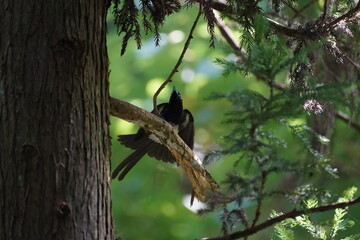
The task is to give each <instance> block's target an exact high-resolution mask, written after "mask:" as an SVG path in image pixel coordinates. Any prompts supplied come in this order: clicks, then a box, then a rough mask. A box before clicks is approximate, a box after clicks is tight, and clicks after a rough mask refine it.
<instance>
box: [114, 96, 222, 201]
mask: <svg viewBox="0 0 360 240" xmlns="http://www.w3.org/2000/svg"><path fill="white" fill-rule="evenodd" d="M110 114H111V115H112V116H115V117H118V118H121V119H123V120H125V121H128V122H131V123H134V124H136V125H138V126H139V127H142V128H143V129H145V130H146V131H148V132H152V133H153V134H155V135H156V137H157V138H158V139H159V140H160V141H161V142H162V144H163V145H164V146H166V147H167V148H168V149H169V151H170V152H171V153H172V154H173V156H174V157H175V158H176V161H177V162H178V163H179V164H180V165H181V166H182V167H183V168H184V170H185V173H186V175H187V176H188V178H189V180H190V182H191V184H192V186H193V189H194V192H195V196H196V197H197V198H198V199H199V200H200V201H202V202H204V201H205V198H206V194H207V192H209V191H215V189H216V188H218V187H219V186H218V184H217V183H216V182H215V180H214V179H213V178H212V177H211V175H210V174H209V173H208V172H207V171H206V170H205V168H204V166H203V165H202V162H201V161H200V159H199V158H198V157H197V156H196V155H195V154H194V152H193V151H192V150H191V149H190V148H189V147H188V146H187V145H186V144H185V143H184V141H183V140H182V139H181V138H180V137H179V135H178V134H177V133H176V132H175V131H174V128H173V127H172V126H171V125H170V124H169V123H168V122H166V121H165V120H164V119H162V118H160V117H158V116H156V115H155V114H152V113H150V112H148V111H145V110H144V109H141V108H138V107H136V106H134V105H132V104H130V103H128V102H125V101H122V100H118V99H115V98H112V97H110Z"/></svg>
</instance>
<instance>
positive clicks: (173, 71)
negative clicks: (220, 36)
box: [153, 3, 201, 116]
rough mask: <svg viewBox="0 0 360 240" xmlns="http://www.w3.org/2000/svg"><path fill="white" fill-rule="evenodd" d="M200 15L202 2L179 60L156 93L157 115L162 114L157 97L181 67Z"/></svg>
mask: <svg viewBox="0 0 360 240" xmlns="http://www.w3.org/2000/svg"><path fill="white" fill-rule="evenodd" d="M200 16H201V3H199V12H198V14H197V16H196V18H195V21H194V23H193V25H192V27H191V29H190V33H189V36H188V38H187V39H186V42H185V44H184V48H183V50H182V52H181V54H180V56H179V59H178V60H177V62H176V64H175V66H174V68H173V70H172V71H171V73H170V74H169V76H168V77H167V79H166V80H165V81H164V82H163V83H162V84H161V86H160V87H159V89H158V90H157V91H156V93H155V94H154V97H153V105H154V113H155V115H157V116H160V113H159V111H158V109H157V103H156V101H157V97H158V96H159V94H160V92H161V90H163V89H164V88H165V86H166V85H167V84H168V83H169V82H171V81H172V80H171V79H172V77H173V76H174V75H175V73H177V72H178V68H179V66H180V65H181V63H182V60H183V58H184V56H185V53H186V51H187V49H188V48H189V46H190V41H191V39H193V33H194V30H195V28H196V25H197V23H198V21H199V18H200Z"/></svg>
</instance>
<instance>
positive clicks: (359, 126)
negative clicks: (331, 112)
mask: <svg viewBox="0 0 360 240" xmlns="http://www.w3.org/2000/svg"><path fill="white" fill-rule="evenodd" d="M335 115H336V117H337V118H338V119H340V120H342V121H343V122H345V123H346V124H348V125H350V126H351V127H353V128H355V129H356V130H358V131H359V132H360V124H359V123H357V122H355V121H354V120H352V119H351V118H350V117H349V116H348V115H346V114H345V113H343V112H340V111H335Z"/></svg>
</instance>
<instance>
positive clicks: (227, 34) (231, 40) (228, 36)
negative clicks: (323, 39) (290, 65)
mask: <svg viewBox="0 0 360 240" xmlns="http://www.w3.org/2000/svg"><path fill="white" fill-rule="evenodd" d="M358 5H359V8H360V1H359V4H358ZM215 16H216V22H215V23H216V25H217V27H218V28H219V30H220V33H221V35H222V36H223V37H224V38H225V40H226V42H227V43H228V44H229V45H230V46H231V47H232V48H233V49H234V50H235V51H240V53H241V56H238V57H239V60H240V61H246V59H247V54H246V52H245V51H244V49H243V48H241V46H240V44H239V42H238V41H237V40H236V38H235V37H234V36H233V34H232V32H231V30H230V29H229V28H228V27H227V26H226V24H225V23H224V22H223V21H222V20H221V19H220V18H219V17H218V14H216V15H215ZM348 60H349V59H348ZM349 61H350V60H349ZM354 64H355V63H354ZM355 66H357V65H356V64H355ZM255 77H256V78H257V79H260V80H262V81H264V82H266V83H268V82H269V80H268V79H267V78H266V77H264V76H261V75H255ZM272 84H273V85H272V86H273V87H274V88H276V89H278V90H284V89H286V88H287V87H286V85H285V84H283V83H279V82H275V81H273V83H272ZM336 118H338V119H340V120H342V121H343V122H345V123H346V124H348V125H349V126H351V127H353V128H355V129H356V130H357V131H359V132H360V124H359V123H357V122H355V121H354V120H352V119H351V118H350V117H349V116H348V115H346V114H345V113H343V112H341V111H336Z"/></svg>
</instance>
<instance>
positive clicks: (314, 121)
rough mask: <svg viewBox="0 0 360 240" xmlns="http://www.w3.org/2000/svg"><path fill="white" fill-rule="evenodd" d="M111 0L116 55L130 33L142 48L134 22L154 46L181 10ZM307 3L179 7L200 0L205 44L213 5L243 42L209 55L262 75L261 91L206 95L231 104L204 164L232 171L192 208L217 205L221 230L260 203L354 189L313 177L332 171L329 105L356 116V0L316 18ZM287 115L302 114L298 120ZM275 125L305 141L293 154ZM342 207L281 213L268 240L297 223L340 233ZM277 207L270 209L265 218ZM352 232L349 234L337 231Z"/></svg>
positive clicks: (315, 202) (258, 210) (326, 197)
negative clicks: (324, 214)
mask: <svg viewBox="0 0 360 240" xmlns="http://www.w3.org/2000/svg"><path fill="white" fill-rule="evenodd" d="M113 2H114V14H115V23H116V25H117V26H118V33H119V34H124V35H123V45H122V51H121V54H124V53H125V50H126V47H127V42H128V41H129V39H130V38H131V37H135V40H136V42H137V44H138V47H139V48H140V47H141V37H142V36H141V26H142V27H143V29H144V30H145V33H148V32H153V33H154V35H155V41H156V44H157V43H158V41H159V38H160V35H159V28H160V27H161V25H162V24H163V23H164V21H165V18H166V16H168V15H170V14H172V13H174V12H177V11H180V9H181V5H180V3H179V2H177V1H157V0H156V1H155V0H154V1H143V0H142V1H140V6H136V5H135V3H134V1H120V0H114V1H113ZM264 2H265V4H264ZM315 3H316V1H293V0H273V1H254V0H246V1H236V0H228V1H226V2H224V1H214V0H208V1H191V0H188V1H186V4H185V6H186V7H191V6H192V7H195V6H198V5H199V4H200V6H201V7H202V10H203V15H204V18H205V20H206V21H207V23H208V31H209V33H210V46H214V45H215V43H216V41H217V40H216V39H215V36H214V29H215V26H216V18H215V15H214V13H213V10H217V11H219V13H220V14H221V16H222V18H223V19H224V21H226V22H227V23H229V26H231V30H233V32H238V35H239V36H240V39H239V42H240V44H241V49H235V47H234V46H232V45H231V43H229V42H228V43H227V44H228V45H227V47H225V49H224V51H226V52H228V53H231V54H233V55H234V56H235V59H236V60H226V59H223V58H217V59H216V62H217V63H218V64H220V65H222V66H223V68H224V74H227V75H228V74H230V73H240V74H244V75H252V76H255V77H256V78H257V79H258V80H260V81H264V82H265V83H266V84H267V85H268V89H269V92H268V94H261V93H259V92H254V91H250V90H243V91H233V92H227V93H214V94H213V95H212V96H211V97H210V99H211V100H217V101H219V100H220V101H230V102H231V103H232V106H233V110H232V111H231V112H228V113H227V115H226V120H225V121H224V124H228V125H230V126H231V127H232V128H231V129H233V130H232V132H231V134H228V135H226V136H224V144H223V148H222V149H220V150H216V151H212V152H209V153H208V154H207V156H206V158H205V163H206V164H208V163H209V162H212V161H220V160H222V159H224V157H225V156H227V155H236V156H238V157H237V160H236V161H235V162H234V166H235V170H234V171H232V172H229V173H227V179H226V181H225V182H223V183H222V188H223V192H222V193H221V194H220V193H219V194H216V195H213V196H211V197H210V199H209V201H208V204H207V208H206V209H202V210H201V211H199V214H206V213H208V212H211V211H214V210H219V209H220V211H222V214H221V216H220V221H221V222H222V226H221V229H222V232H223V234H224V235H226V234H228V233H229V232H231V231H232V230H233V229H235V227H239V226H241V227H242V228H243V229H248V228H251V227H253V226H255V225H256V224H257V223H258V221H259V219H260V216H261V215H263V214H264V213H263V212H262V211H263V210H262V207H263V204H264V202H268V201H271V200H277V199H283V200H285V201H288V202H290V203H291V204H292V206H293V208H297V209H308V208H313V207H316V206H319V205H326V204H328V203H334V202H342V201H346V200H351V199H352V198H353V197H354V195H355V193H356V188H355V187H352V186H345V187H344V189H346V190H344V193H343V194H342V197H340V198H339V197H336V196H337V195H336V193H331V192H329V191H328V190H327V189H319V188H317V187H316V186H314V185H313V184H311V179H312V178H313V177H314V176H324V175H328V176H329V177H332V178H338V177H339V175H338V174H339V173H338V171H337V169H336V168H335V167H334V166H333V165H332V160H331V149H330V147H331V145H330V144H329V142H330V141H335V144H336V139H334V136H333V135H332V133H333V130H334V128H335V125H334V118H336V117H337V115H336V111H337V109H341V110H345V111H347V112H348V113H350V114H351V116H353V117H354V119H359V117H358V116H359V114H358V111H357V109H358V106H359V103H360V101H359V97H358V93H359V69H360V66H359V60H358V59H359V55H360V46H359V41H355V39H360V30H359V29H360V26H359V25H360V17H359V12H360V3H359V2H358V3H356V1H353V0H335V1H324V4H323V5H322V6H321V5H319V7H318V8H317V12H318V13H319V14H318V16H317V17H316V18H315V19H311V18H309V17H308V16H307V14H306V13H305V11H306V9H307V8H309V7H310V6H312V5H314V4H315ZM261 4H262V5H261ZM260 5H261V6H262V7H260ZM140 15H141V17H140ZM140 21H142V24H140ZM225 45H226V44H225ZM334 69H336V72H334ZM287 79H289V80H290V81H289V84H288V82H287V81H286V80H287ZM294 119H295V120H296V119H297V120H298V119H300V120H301V121H300V122H301V123H296V121H294ZM274 125H276V126H281V127H282V128H284V129H287V131H288V134H289V135H292V136H294V139H295V141H297V143H298V144H299V145H301V149H303V151H302V153H301V154H299V153H298V152H296V153H293V155H292V156H291V157H287V158H286V157H284V156H283V154H282V151H284V150H286V148H287V147H288V144H290V143H288V142H287V141H286V139H285V138H283V136H279V135H278V134H277V133H276V132H273V131H272V126H274ZM271 176H276V177H277V178H278V179H279V181H285V182H286V181H288V180H287V179H288V178H289V176H290V178H291V179H292V181H293V183H292V184H289V185H291V187H289V186H285V187H281V185H280V186H274V187H273V186H267V181H268V179H269V177H271ZM283 185H286V184H283ZM244 200H246V201H251V202H255V203H256V204H255V206H256V207H255V210H254V209H253V212H250V213H249V212H247V211H248V210H246V209H244V208H243V207H242V206H243V203H244ZM234 206H235V207H234ZM346 213H347V209H336V210H335V213H334V216H333V218H332V219H327V220H326V221H324V222H322V223H318V222H314V221H312V218H311V216H310V215H302V216H298V217H296V218H294V219H287V220H285V221H282V222H280V223H278V224H276V226H275V228H274V235H273V239H295V236H296V234H295V233H294V229H299V228H300V229H304V230H305V231H307V232H308V233H309V236H308V237H309V238H310V237H312V238H313V239H327V238H328V239H334V238H335V237H336V236H337V235H338V232H339V231H343V230H345V229H347V228H350V227H352V226H353V225H354V222H352V221H350V220H348V219H346V217H345V215H346ZM280 214H281V213H279V212H276V211H275V210H274V211H273V212H272V213H271V215H270V217H275V216H278V215H280ZM250 216H252V217H250ZM266 217H268V216H266ZM358 238H359V236H358V235H352V236H347V237H346V238H344V239H358Z"/></svg>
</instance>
